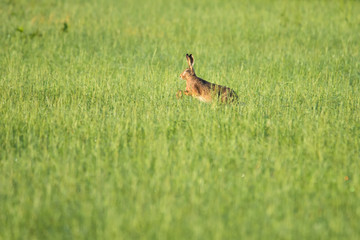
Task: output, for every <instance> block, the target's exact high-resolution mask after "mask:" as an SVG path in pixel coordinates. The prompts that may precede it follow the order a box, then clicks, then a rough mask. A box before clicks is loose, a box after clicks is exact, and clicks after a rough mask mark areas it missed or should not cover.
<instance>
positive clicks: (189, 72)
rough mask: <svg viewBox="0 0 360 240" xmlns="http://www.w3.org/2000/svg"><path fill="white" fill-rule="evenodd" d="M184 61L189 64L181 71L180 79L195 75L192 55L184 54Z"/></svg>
mask: <svg viewBox="0 0 360 240" xmlns="http://www.w3.org/2000/svg"><path fill="white" fill-rule="evenodd" d="M186 61H187V63H188V64H189V67H188V68H187V69H185V70H184V72H183V73H181V74H180V78H181V79H184V80H186V79H188V78H189V77H191V76H195V70H194V68H193V66H194V57H193V56H192V54H190V55H189V54H186Z"/></svg>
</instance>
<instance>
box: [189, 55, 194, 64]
mask: <svg viewBox="0 0 360 240" xmlns="http://www.w3.org/2000/svg"><path fill="white" fill-rule="evenodd" d="M189 58H190V64H191V67H194V63H195V60H194V57H193V56H192V54H190V55H189Z"/></svg>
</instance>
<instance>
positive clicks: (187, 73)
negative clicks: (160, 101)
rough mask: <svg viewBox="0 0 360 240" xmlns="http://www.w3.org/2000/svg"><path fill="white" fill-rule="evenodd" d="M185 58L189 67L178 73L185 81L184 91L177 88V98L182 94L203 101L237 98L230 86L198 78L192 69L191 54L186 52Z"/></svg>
mask: <svg viewBox="0 0 360 240" xmlns="http://www.w3.org/2000/svg"><path fill="white" fill-rule="evenodd" d="M186 60H187V62H188V65H189V67H188V68H187V69H185V70H184V72H183V73H181V74H180V78H181V79H183V80H185V81H186V89H185V91H181V90H179V91H178V92H177V94H176V96H177V97H178V98H180V97H182V96H183V94H185V95H187V96H192V97H195V98H197V99H199V100H200V101H203V102H211V101H213V100H214V99H217V100H219V101H220V102H222V103H228V102H234V101H235V100H237V99H238V96H237V95H236V93H235V91H234V90H232V89H231V88H228V87H225V86H221V85H218V84H214V83H210V82H208V81H205V80H204V79H201V78H199V77H198V76H196V74H195V70H194V67H193V66H194V58H193V56H192V54H190V55H188V54H186Z"/></svg>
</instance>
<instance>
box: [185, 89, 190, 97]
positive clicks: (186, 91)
mask: <svg viewBox="0 0 360 240" xmlns="http://www.w3.org/2000/svg"><path fill="white" fill-rule="evenodd" d="M184 94H185V95H187V96H192V94H191V92H189V91H188V90H185V91H184Z"/></svg>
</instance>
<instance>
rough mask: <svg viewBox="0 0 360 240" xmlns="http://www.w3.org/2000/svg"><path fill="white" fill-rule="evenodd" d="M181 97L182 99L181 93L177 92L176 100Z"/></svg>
mask: <svg viewBox="0 0 360 240" xmlns="http://www.w3.org/2000/svg"><path fill="white" fill-rule="evenodd" d="M182 97H183V91H181V90H179V91H177V93H176V98H177V99H179V98H182Z"/></svg>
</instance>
